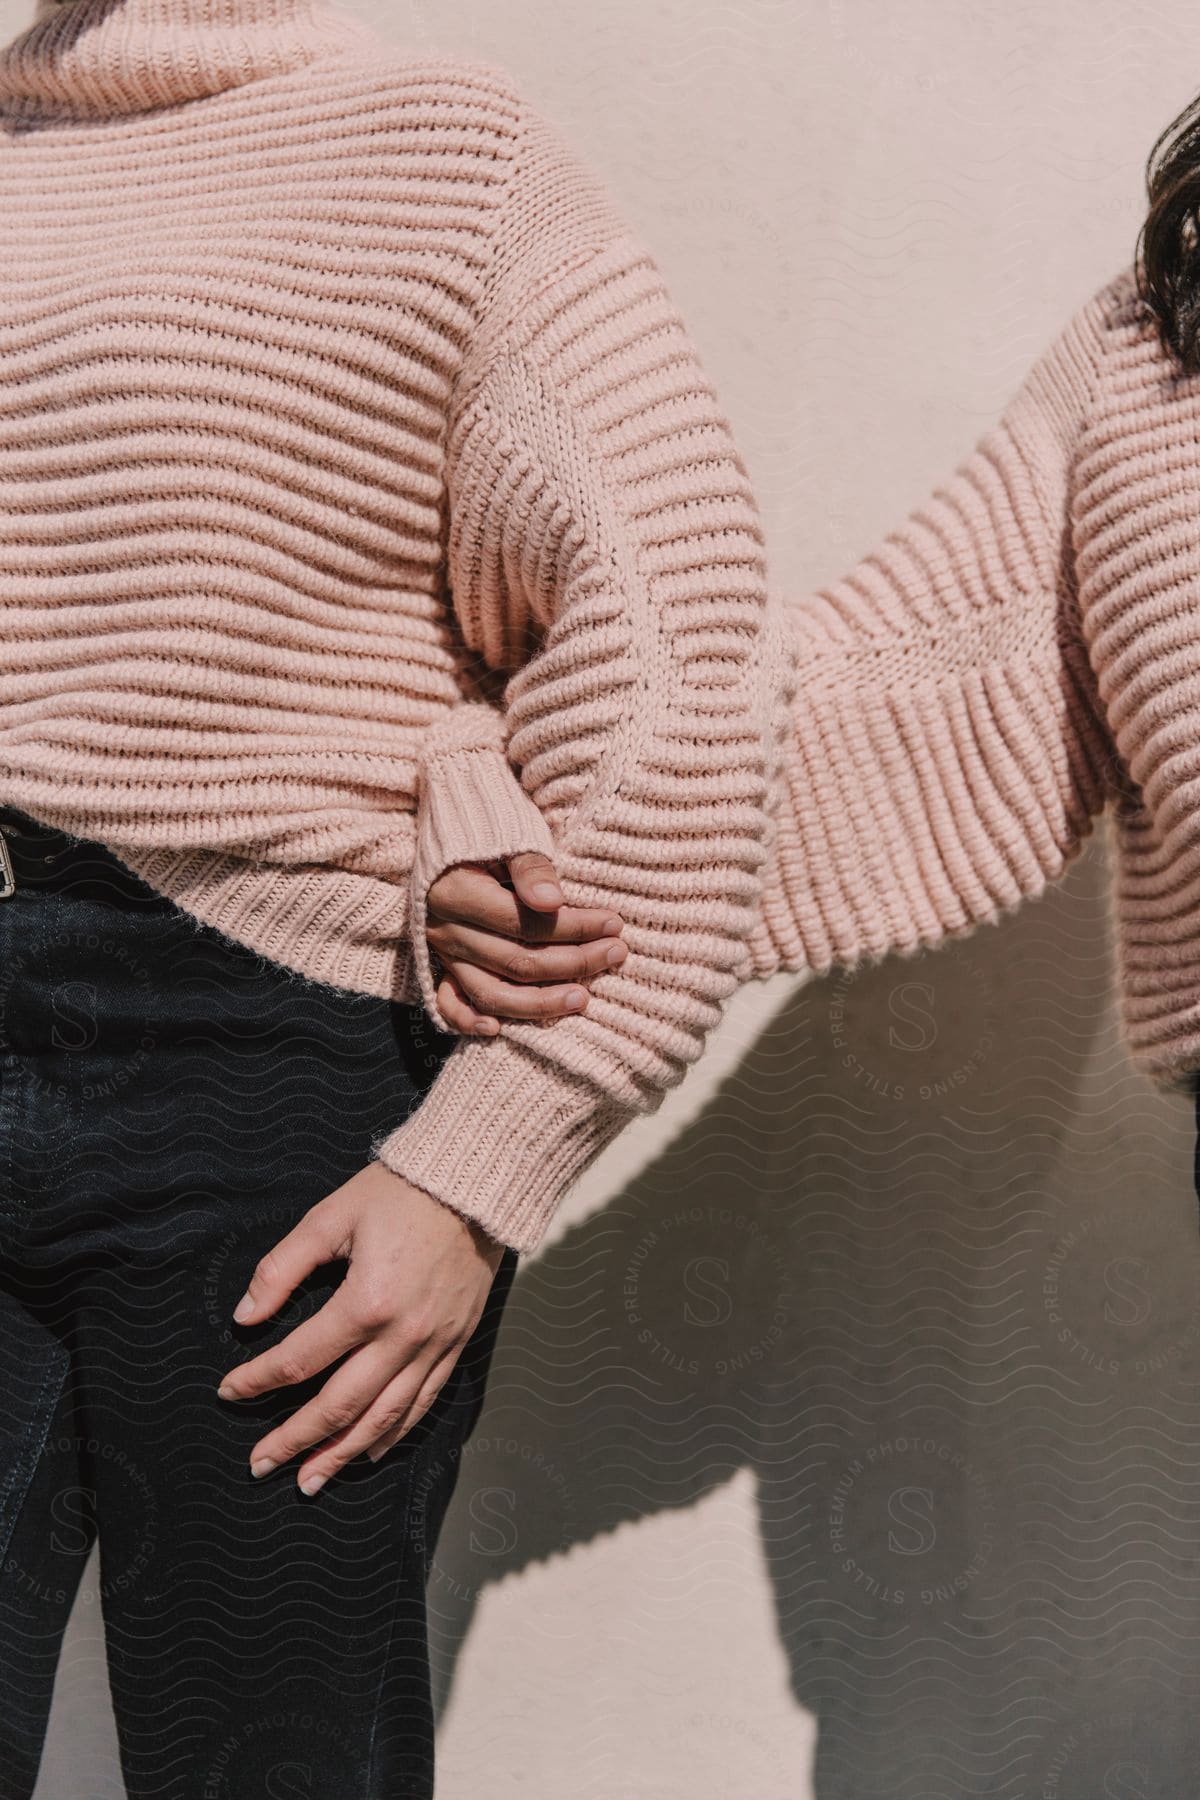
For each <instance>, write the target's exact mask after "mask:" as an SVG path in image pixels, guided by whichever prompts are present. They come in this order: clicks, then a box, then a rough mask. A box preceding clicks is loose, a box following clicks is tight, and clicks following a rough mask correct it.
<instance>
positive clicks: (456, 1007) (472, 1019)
mask: <svg viewBox="0 0 1200 1800" xmlns="http://www.w3.org/2000/svg"><path fill="white" fill-rule="evenodd" d="M437 1003H438V1007H439V1009H440V1011H441V1014H442V1017H443V1018H444V1019H445V1021H446V1023H447V1025H450V1026H451V1027H453V1029H454V1030H455V1031H461V1032H462V1033H463V1035H464V1036H465V1037H495V1035H496V1033H497V1032H498V1031H499V1029H500V1021H499V1019H496V1018H494V1017H493V1016H492V1015H491V1014H489V1013H481V1012H477V1011H476V1010H475V1008H474V1007H473V1006H472V1005H471V1002H470V1001H469V1000H468V999H467V997H466V995H465V994H464V993H463V991H462V989H461V988H460V987H459V985H458V983H457V981H455V979H454V977H453V976H452V975H450V974H447V975H445V976H443V978H442V980H441V981H439V983H438V986H437Z"/></svg>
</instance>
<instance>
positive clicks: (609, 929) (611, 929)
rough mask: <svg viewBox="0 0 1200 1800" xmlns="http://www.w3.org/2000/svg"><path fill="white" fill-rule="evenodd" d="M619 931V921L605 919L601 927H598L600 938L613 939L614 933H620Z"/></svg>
mask: <svg viewBox="0 0 1200 1800" xmlns="http://www.w3.org/2000/svg"><path fill="white" fill-rule="evenodd" d="M620 929H621V920H620V919H605V921H604V923H603V925H602V926H601V927H600V936H601V937H613V936H615V935H616V933H617V932H618V931H620Z"/></svg>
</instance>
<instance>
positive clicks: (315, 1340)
mask: <svg viewBox="0 0 1200 1800" xmlns="http://www.w3.org/2000/svg"><path fill="white" fill-rule="evenodd" d="M371 1336H372V1333H371V1330H370V1328H369V1327H368V1326H367V1325H366V1324H365V1323H364V1322H363V1319H362V1316H361V1314H360V1313H359V1312H358V1311H357V1309H356V1308H355V1307H354V1306H353V1304H352V1303H351V1301H350V1300H348V1299H347V1295H346V1283H345V1282H344V1281H343V1282H342V1284H341V1286H340V1287H339V1288H338V1289H337V1290H336V1291H335V1292H334V1293H333V1294H332V1295H331V1296H330V1297H329V1299H328V1300H327V1301H326V1302H325V1304H324V1306H323V1307H322V1308H321V1310H320V1312H318V1313H314V1314H313V1316H312V1318H311V1319H305V1320H303V1322H302V1323H301V1324H299V1325H297V1326H296V1327H295V1329H294V1330H292V1331H289V1332H288V1334H287V1336H286V1337H285V1338H282V1339H281V1340H280V1342H279V1343H278V1344H272V1345H271V1347H270V1349H268V1350H264V1351H263V1352H262V1354H261V1355H260V1356H255V1357H251V1359H250V1360H249V1361H248V1362H244V1363H239V1364H238V1366H237V1367H236V1368H234V1369H230V1371H229V1373H228V1375H226V1377H225V1379H224V1380H223V1381H222V1383H221V1385H220V1387H219V1388H218V1389H217V1397H218V1399H221V1400H252V1399H254V1398H256V1397H257V1396H258V1395H259V1394H269V1393H272V1392H273V1391H274V1390H275V1389H276V1388H282V1387H296V1386H298V1385H299V1383H301V1382H303V1381H311V1380H312V1378H313V1376H314V1375H319V1374H320V1373H321V1370H322V1369H327V1368H329V1366H330V1364H331V1363H335V1362H336V1361H337V1359H338V1357H339V1356H344V1355H345V1354H346V1352H347V1351H348V1350H354V1349H356V1348H357V1347H358V1346H359V1345H361V1344H363V1343H365V1342H367V1341H368V1340H369V1339H370V1338H371Z"/></svg>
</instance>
